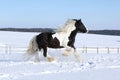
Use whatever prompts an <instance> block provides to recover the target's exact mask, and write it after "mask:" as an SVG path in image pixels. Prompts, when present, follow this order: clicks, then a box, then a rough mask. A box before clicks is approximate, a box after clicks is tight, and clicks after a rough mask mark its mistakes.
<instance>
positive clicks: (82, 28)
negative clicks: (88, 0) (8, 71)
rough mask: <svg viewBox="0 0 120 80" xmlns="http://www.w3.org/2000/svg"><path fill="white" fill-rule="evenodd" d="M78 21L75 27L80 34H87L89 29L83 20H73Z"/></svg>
mask: <svg viewBox="0 0 120 80" xmlns="http://www.w3.org/2000/svg"><path fill="white" fill-rule="evenodd" d="M73 20H75V21H76V23H75V27H76V30H77V31H78V32H83V33H86V32H87V29H86V27H85V25H84V24H83V23H82V21H81V19H80V20H77V19H73Z"/></svg>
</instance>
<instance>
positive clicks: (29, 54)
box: [24, 36, 39, 60]
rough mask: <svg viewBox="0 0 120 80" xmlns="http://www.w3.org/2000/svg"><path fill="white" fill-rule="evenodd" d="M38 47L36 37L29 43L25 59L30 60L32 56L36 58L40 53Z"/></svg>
mask: <svg viewBox="0 0 120 80" xmlns="http://www.w3.org/2000/svg"><path fill="white" fill-rule="evenodd" d="M38 50H39V49H38V45H37V41H36V36H34V37H33V38H32V39H31V40H30V43H29V46H28V49H27V51H26V53H25V54H24V59H25V60H28V59H30V58H31V57H32V56H34V55H35V54H36V53H37V52H38Z"/></svg>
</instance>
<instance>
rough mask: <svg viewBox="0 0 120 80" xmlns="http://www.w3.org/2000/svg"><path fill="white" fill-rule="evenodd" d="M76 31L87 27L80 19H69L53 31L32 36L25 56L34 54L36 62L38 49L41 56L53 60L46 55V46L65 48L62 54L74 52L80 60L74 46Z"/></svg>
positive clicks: (83, 30) (81, 30)
mask: <svg viewBox="0 0 120 80" xmlns="http://www.w3.org/2000/svg"><path fill="white" fill-rule="evenodd" d="M78 32H82V33H86V32H87V29H86V27H85V26H84V24H83V23H82V21H81V19H80V20H77V19H69V20H67V22H66V23H65V25H64V26H63V27H62V28H59V29H58V30H56V31H55V32H44V33H40V34H39V35H36V36H34V37H33V38H32V39H31V41H30V44H29V47H28V50H27V53H26V55H27V58H28V59H29V58H30V56H31V55H34V56H35V62H38V61H39V60H40V59H39V53H38V52H39V51H41V49H42V50H43V56H44V57H46V58H47V59H48V61H50V62H51V61H55V60H56V58H54V57H51V56H49V55H48V53H47V52H48V51H47V50H48V48H66V49H65V51H64V52H63V55H65V56H67V55H69V54H70V53H72V52H74V54H75V57H76V58H77V59H78V60H80V55H79V54H78V53H77V51H76V48H75V46H74V43H75V37H76V34H77V33H78Z"/></svg>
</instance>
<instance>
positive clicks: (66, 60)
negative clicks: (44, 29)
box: [0, 31, 120, 80]
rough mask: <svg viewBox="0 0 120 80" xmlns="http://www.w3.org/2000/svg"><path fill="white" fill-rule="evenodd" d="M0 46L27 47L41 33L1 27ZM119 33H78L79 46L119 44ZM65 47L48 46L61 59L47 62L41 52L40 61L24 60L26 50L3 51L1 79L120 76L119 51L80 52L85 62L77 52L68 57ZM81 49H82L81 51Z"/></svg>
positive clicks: (113, 79) (108, 79)
mask: <svg viewBox="0 0 120 80" xmlns="http://www.w3.org/2000/svg"><path fill="white" fill-rule="evenodd" d="M0 34H1V36H0V46H1V47H0V48H2V46H4V45H11V46H14V47H15V46H17V47H18V46H20V47H27V46H28V43H29V40H30V39H31V38H32V37H33V36H34V35H36V34H38V33H25V32H4V31H0ZM119 41H120V37H119V36H105V35H95V34H78V35H77V38H76V43H75V46H76V47H78V48H79V47H86V46H88V47H91V46H92V47H120V42H119ZM62 52H63V49H56V50H55V49H49V55H51V56H54V57H56V58H57V59H58V61H57V62H48V61H47V60H46V59H45V58H44V57H43V56H42V54H41V55H40V62H38V63H35V62H33V59H31V60H29V61H24V60H23V54H24V52H22V53H17V50H16V51H15V52H12V53H5V52H0V80H120V76H119V74H120V54H119V53H116V52H115V53H110V54H107V53H99V54H97V53H81V56H82V62H77V61H76V59H75V57H74V55H73V54H71V55H70V56H68V57H65V56H63V55H62V54H61V53H62ZM80 52H81V51H80Z"/></svg>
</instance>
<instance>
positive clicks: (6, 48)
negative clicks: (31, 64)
mask: <svg viewBox="0 0 120 80" xmlns="http://www.w3.org/2000/svg"><path fill="white" fill-rule="evenodd" d="M5 53H8V45H7V44H6V45H5Z"/></svg>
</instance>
